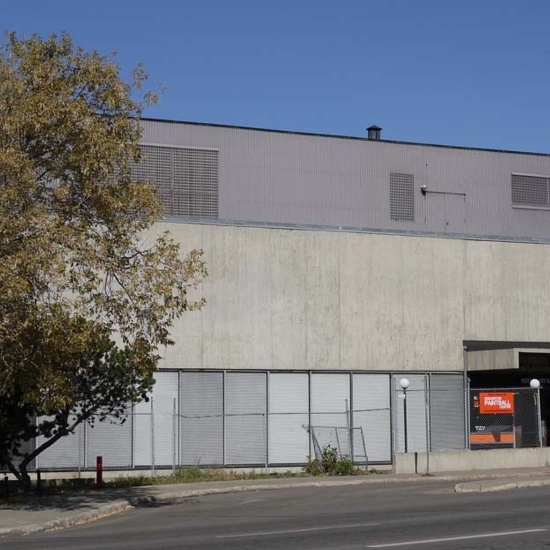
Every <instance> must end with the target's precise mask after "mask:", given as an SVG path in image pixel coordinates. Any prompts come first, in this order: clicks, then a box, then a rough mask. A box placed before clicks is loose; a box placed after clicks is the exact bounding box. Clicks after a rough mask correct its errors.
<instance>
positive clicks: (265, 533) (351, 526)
mask: <svg viewBox="0 0 550 550" xmlns="http://www.w3.org/2000/svg"><path fill="white" fill-rule="evenodd" d="M372 525H380V524H379V523H352V524H351V525H330V526H328V527H310V528H308V529H288V530H286V531H260V532H257V533H241V534H239V535H216V538H217V539H234V538H242V537H267V536H269V535H287V534H290V533H307V532H310V531H328V530H330V529H353V528H355V527H370V526H372Z"/></svg>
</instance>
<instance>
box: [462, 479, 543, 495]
mask: <svg viewBox="0 0 550 550" xmlns="http://www.w3.org/2000/svg"><path fill="white" fill-rule="evenodd" d="M547 486H550V479H522V480H511V481H498V480H494V481H493V482H491V481H468V482H465V483H459V484H457V485H456V486H455V493H492V492H495V491H509V490H511V489H523V488H526V487H547Z"/></svg>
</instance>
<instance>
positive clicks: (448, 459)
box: [393, 447, 550, 474]
mask: <svg viewBox="0 0 550 550" xmlns="http://www.w3.org/2000/svg"><path fill="white" fill-rule="evenodd" d="M427 459H428V460H427ZM546 466H550V448H548V447H542V448H537V449H487V450H484V451H448V452H437V453H430V454H429V457H427V455H426V453H396V454H395V455H394V467H393V471H394V472H395V473H396V474H414V473H418V474H425V473H436V472H454V471H461V472H464V471H483V470H496V469H500V468H544V467H546Z"/></svg>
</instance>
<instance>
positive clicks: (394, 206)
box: [390, 173, 414, 222]
mask: <svg viewBox="0 0 550 550" xmlns="http://www.w3.org/2000/svg"><path fill="white" fill-rule="evenodd" d="M390 215H391V219H392V220H395V221H402V222H413V221H414V175H413V174H396V173H391V174H390Z"/></svg>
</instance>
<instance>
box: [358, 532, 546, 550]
mask: <svg viewBox="0 0 550 550" xmlns="http://www.w3.org/2000/svg"><path fill="white" fill-rule="evenodd" d="M542 531H548V529H526V530H524V531H505V532H501V533H485V534H483V535H466V536H463V537H447V538H443V539H424V540H410V541H407V542H392V543H390V544H370V545H369V546H365V548H395V547H396V546H412V545H413V544H431V543H433V542H452V541H455V540H469V539H486V538H489V537H506V536H511V535H526V534H528V533H540V532H542Z"/></svg>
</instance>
